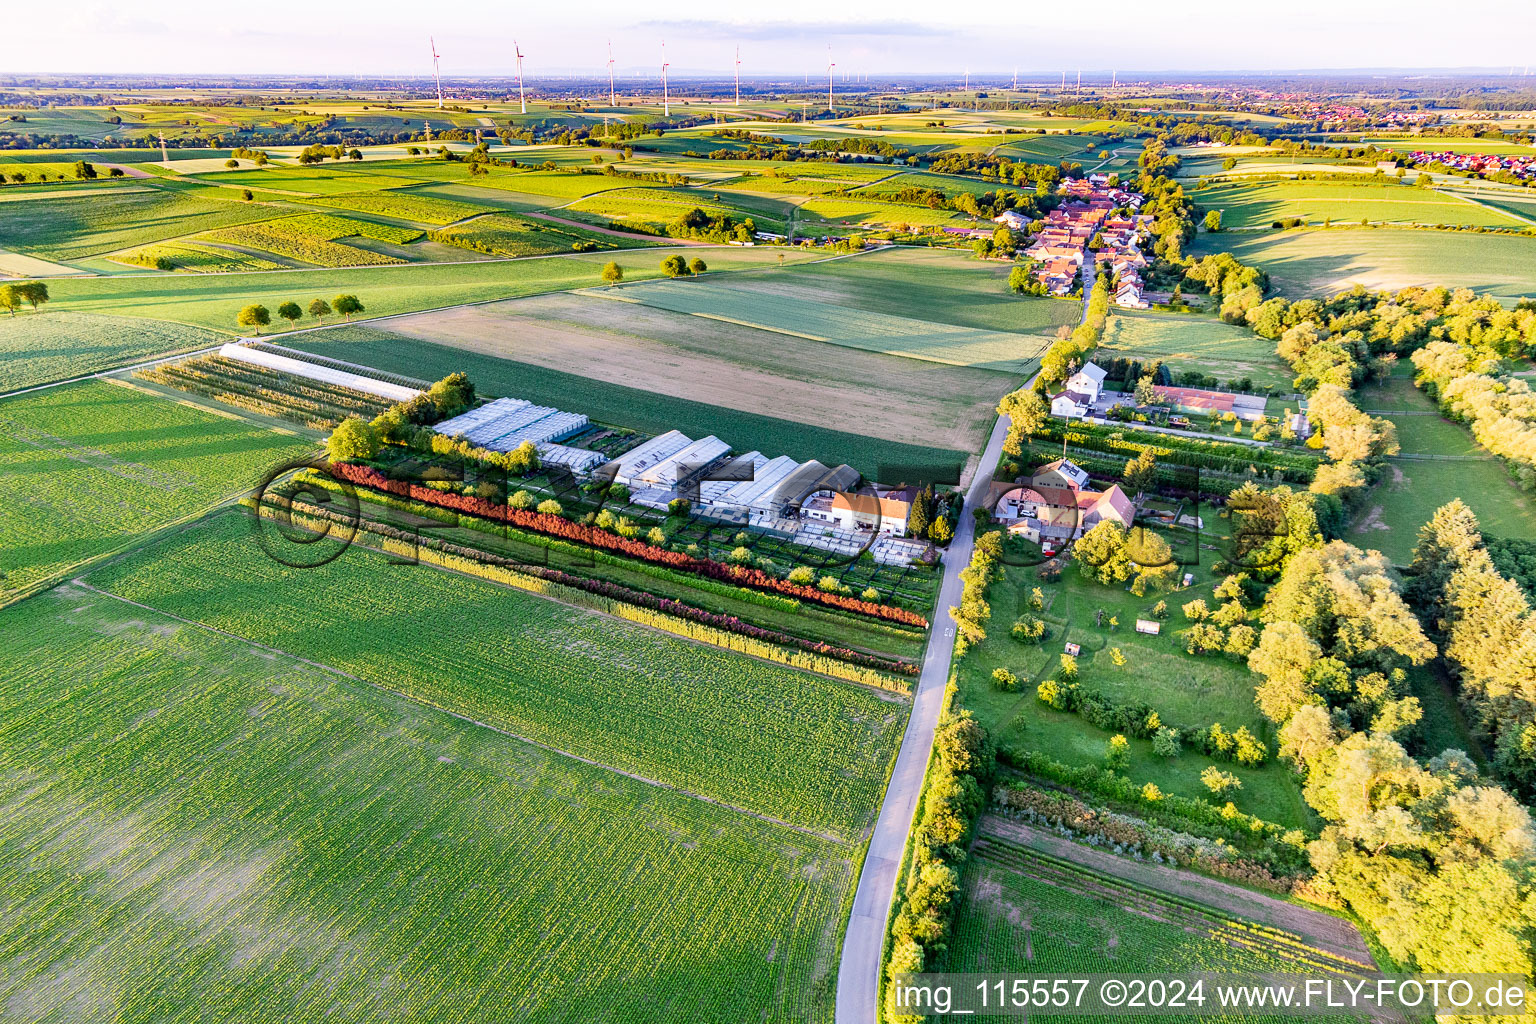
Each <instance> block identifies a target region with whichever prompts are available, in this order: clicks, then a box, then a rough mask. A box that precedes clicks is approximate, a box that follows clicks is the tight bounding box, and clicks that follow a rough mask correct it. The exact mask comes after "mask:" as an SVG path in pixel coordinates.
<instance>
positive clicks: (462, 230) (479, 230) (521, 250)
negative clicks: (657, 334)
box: [432, 213, 661, 256]
mask: <svg viewBox="0 0 1536 1024" xmlns="http://www.w3.org/2000/svg"><path fill="white" fill-rule="evenodd" d="M432 238H433V240H434V241H438V242H442V243H445V244H447V245H452V246H455V247H458V248H462V249H468V250H470V251H472V252H483V253H487V254H490V255H492V256H547V255H552V254H554V253H566V252H570V251H571V250H572V249H573V248H578V247H580V248H579V251H583V252H585V251H587V250H589V249H617V248H627V249H634V248H638V247H641V246H644V245H647V244H649V243H646V242H641V241H637V240H635V239H632V238H621V237H617V236H615V235H605V234H599V233H597V232H595V231H584V230H582V229H581V228H573V227H568V226H567V225H564V224H553V223H550V222H548V221H538V220H527V219H524V218H522V217H516V216H513V215H511V214H506V213H488V214H485V215H484V216H480V217H475V218H473V219H471V220H465V221H461V222H460V223H458V224H454V225H452V226H450V227H446V228H443V229H442V230H440V231H436V232H433V234H432ZM656 244H661V243H660V241H659V240H658V242H657V243H656Z"/></svg>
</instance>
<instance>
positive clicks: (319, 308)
mask: <svg viewBox="0 0 1536 1024" xmlns="http://www.w3.org/2000/svg"><path fill="white" fill-rule="evenodd" d="M332 311H334V312H336V313H339V314H341V315H342V316H344V317H346V318H347V319H348V320H351V319H352V316H353V314H355V313H362V312H365V311H366V307H364V305H363V303H362V300H360V299H359V298H358V297H357V296H356V295H350V294H348V295H338V296H336V297H335V298H334V299H332V300H331V301H330V302H326V301H325V300H324V299H311V300H310V303H309V315H310V316H312V317H314V318H315V319H316V320H318V321H319V322H320V323H322V324H323V323H325V318H326V317H328V316H330V315H331V313H332ZM277 315H278V316H280V317H282V318H283V319H284V320H287V321H288V323H289V324H290V325H297V324H298V322H299V321H300V320H301V319H303V317H304V310H303V309H301V308H300V307H299V304H298V303H297V302H291V301H290V302H284V303H283V304H282V305H280V306H278V307H277ZM271 322H272V311H271V310H269V309H267V307H266V306H263V305H262V304H261V303H259V302H253V303H251V304H250V305H248V306H243V307H241V309H240V312H239V313H237V314H236V315H235V323H237V324H239V325H240V326H241V327H253V328H255V329H256V333H257V334H260V333H261V329H262V328H263V327H266V326H267V325H268V324H270V323H271Z"/></svg>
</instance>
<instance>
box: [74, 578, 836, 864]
mask: <svg viewBox="0 0 1536 1024" xmlns="http://www.w3.org/2000/svg"><path fill="white" fill-rule="evenodd" d="M67 586H70V587H78V588H79V589H81V590H89V591H90V592H91V593H93V594H99V595H100V596H102V597H105V598H110V599H111V600H113V601H121V602H122V603H123V604H127V605H132V606H133V607H135V608H142V609H143V610H144V611H147V612H153V613H154V614H156V615H162V616H164V617H165V618H168V619H173V620H175V621H176V622H180V623H183V624H185V625H188V626H192V627H194V628H196V629H203V630H207V631H208V632H210V633H217V634H218V635H219V636H223V637H228V638H229V639H231V640H237V641H239V642H240V643H243V644H246V645H248V646H250V647H255V648H258V649H259V650H263V651H268V652H270V653H272V654H278V655H281V656H282V657H285V658H292V659H293V660H294V661H297V662H300V663H301V664H304V665H308V666H309V667H310V668H315V669H319V670H320V671H322V672H327V673H330V674H331V675H333V676H338V677H340V678H342V679H350V680H351V681H352V682H354V683H359V684H361V685H363V686H370V687H373V688H375V689H379V690H383V691H384V692H385V693H389V694H392V695H393V696H396V697H399V698H400V699H402V700H407V701H410V702H411V703H412V704H420V705H421V706H422V707H428V708H431V709H433V710H434V711H441V712H442V713H443V714H445V715H449V716H451V717H453V718H457V719H458V720H459V721H461V722H465V723H467V724H469V725H475V726H479V727H480V728H482V729H489V730H490V731H491V732H494V733H497V734H499V735H502V736H505V737H507V738H508V739H513V740H517V741H518V742H519V743H526V744H528V745H529V746H530V747H538V748H539V749H540V750H547V751H549V752H550V753H551V754H559V755H560V756H561V757H568V758H570V759H571V760H573V761H580V762H581V763H582V764H588V765H591V766H592V767H594V768H602V769H605V770H607V771H610V772H613V773H614V774H615V775H622V776H624V777H625V778H626V779H633V780H635V781H636V782H642V783H644V784H645V785H647V786H655V787H656V788H657V789H665V790H669V791H670V792H673V793H678V794H680V795H682V796H687V797H692V798H693V799H695V800H699V801H702V802H703V803H706V804H713V805H714V806H716V807H721V808H724V809H725V810H728V811H735V812H737V813H738V814H746V815H749V816H750V817H753V818H756V819H758V820H759V821H765V822H767V823H768V824H770V825H778V826H779V827H781V828H787V829H791V830H793V831H795V832H799V833H801V834H802V835H808V836H815V837H816V838H817V839H823V840H826V841H827V842H829V843H837V844H839V845H846V844H847V842H848V840H847V839H846V838H845V837H843V836H836V835H833V834H831V833H830V832H818V831H817V830H816V829H813V828H807V827H805V826H804V825H795V824H791V823H790V822H787V821H783V820H781V819H779V818H775V817H773V816H772V815H768V814H762V813H759V812H757V811H749V810H747V809H746V808H745V807H737V806H736V805H735V804H731V803H726V802H725V801H724V800H716V799H715V798H714V797H708V796H704V795H703V794H701V793H695V792H693V790H691V789H684V788H682V787H681V786H674V785H672V784H670V783H666V782H661V781H659V780H657V779H652V778H649V777H647V776H644V775H637V774H635V773H634V772H627V771H625V770H624V769H622V768H615V767H614V766H613V765H611V764H605V763H604V762H602V761H595V760H593V759H592V758H589V757H582V756H581V755H580V754H573V753H571V752H570V751H569V750H561V749H560V748H559V747H552V746H550V745H549V744H548V743H540V742H539V741H538V740H531V739H529V738H528V737H526V736H519V735H518V734H517V733H515V732H509V731H507V730H506V729H501V728H498V727H497V726H494V725H491V724H490V723H488V722H482V721H480V720H479V719H477V718H471V717H470V716H468V715H464V714H460V713H459V712H457V711H455V710H453V709H452V708H449V707H444V706H443V705H441V704H435V703H433V702H432V701H429V700H426V699H424V698H422V697H418V696H415V695H413V694H409V693H406V692H404V691H402V690H396V689H394V688H392V687H389V686H385V685H384V684H383V683H378V682H374V681H373V680H372V679H364V678H363V677H362V676H355V675H353V674H352V673H350V672H344V671H342V670H341V669H339V668H337V667H336V666H334V665H327V664H325V663H323V662H319V661H312V660H310V659H309V658H305V657H303V656H301V655H298V654H294V653H293V652H292V651H285V650H283V649H282V648H279V647H272V646H269V645H268V644H264V643H261V642H259V641H257V640H252V639H251V638H250V637H248V636H241V635H240V634H239V633H231V632H228V631H227V630H223V629H219V628H218V627H216V626H210V625H208V624H207V623H206V622H197V621H196V620H193V619H184V618H182V617H181V616H180V615H174V614H172V613H171V612H168V611H166V610H165V609H163V608H156V607H154V606H153V605H147V604H140V603H139V602H138V601H131V600H129V599H128V598H126V597H121V596H119V595H117V594H114V593H111V592H110V591H106V590H100V589H98V588H96V587H93V586H91V585H90V584H89V583H87V582H85V579H84V577H78V576H77V577H76V578H74V579H72V580H70V581H69V583H68V584H67Z"/></svg>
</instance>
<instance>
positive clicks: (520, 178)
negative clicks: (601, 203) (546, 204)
mask: <svg viewBox="0 0 1536 1024" xmlns="http://www.w3.org/2000/svg"><path fill="white" fill-rule="evenodd" d="M466 177H468V175H466ZM472 184H473V187H475V188H488V189H497V190H501V191H506V192H520V193H523V194H524V195H530V196H548V197H549V198H551V199H566V200H571V199H580V198H581V197H582V196H590V195H595V194H597V193H599V192H611V191H613V190H615V189H627V188H631V187H633V185H634V183H633V182H631V181H629V180H628V179H626V178H621V177H618V176H617V175H606V174H571V173H562V172H559V171H512V172H501V173H496V174H488V175H486V176H485V177H483V178H476V179H474V181H473V183H472Z"/></svg>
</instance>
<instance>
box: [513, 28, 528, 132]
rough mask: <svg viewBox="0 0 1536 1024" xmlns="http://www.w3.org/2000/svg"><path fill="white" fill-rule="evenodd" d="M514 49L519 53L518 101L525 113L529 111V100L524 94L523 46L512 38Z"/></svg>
mask: <svg viewBox="0 0 1536 1024" xmlns="http://www.w3.org/2000/svg"><path fill="white" fill-rule="evenodd" d="M512 49H513V50H514V51H516V53H517V102H518V105H519V106H520V107H522V108H523V113H525V114H526V113H528V100H527V98H526V97H524V95H523V48H522V47H521V46H518V45H517V40H516V39H514V40H512Z"/></svg>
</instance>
